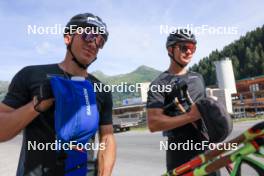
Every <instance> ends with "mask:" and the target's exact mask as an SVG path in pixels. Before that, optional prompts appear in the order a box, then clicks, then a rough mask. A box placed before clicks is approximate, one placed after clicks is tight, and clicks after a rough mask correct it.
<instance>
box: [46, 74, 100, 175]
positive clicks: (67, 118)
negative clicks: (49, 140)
mask: <svg viewBox="0 0 264 176" xmlns="http://www.w3.org/2000/svg"><path fill="white" fill-rule="evenodd" d="M50 82H51V87H52V91H53V94H54V97H55V115H54V116H55V131H56V134H57V140H58V141H61V143H62V144H64V143H68V144H69V143H70V141H75V142H74V144H77V143H81V144H83V146H85V144H86V143H87V142H88V141H89V139H91V137H93V136H94V135H95V133H96V131H97V129H98V125H99V113H98V109H97V105H96V94H95V92H94V88H93V85H92V83H91V82H89V81H88V80H82V81H74V80H69V79H66V78H62V77H58V76H54V77H52V78H51V80H50ZM58 152H60V151H59V149H58ZM64 152H65V153H66V156H67V158H66V160H65V163H64V164H65V175H67V176H74V175H78V176H85V175H86V173H87V161H88V157H89V156H87V151H86V150H77V149H74V150H64ZM91 157H92V156H91Z"/></svg>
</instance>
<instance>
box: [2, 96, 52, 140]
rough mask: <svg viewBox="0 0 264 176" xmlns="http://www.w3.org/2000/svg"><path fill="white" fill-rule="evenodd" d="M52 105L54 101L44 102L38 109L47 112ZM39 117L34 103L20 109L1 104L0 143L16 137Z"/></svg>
mask: <svg viewBox="0 0 264 176" xmlns="http://www.w3.org/2000/svg"><path fill="white" fill-rule="evenodd" d="M52 103H53V99H50V100H45V101H42V102H41V104H40V105H39V106H38V109H43V110H46V109H48V108H49V107H50V106H51V105H52ZM38 115H39V112H37V111H35V109H34V105H33V102H32V101H31V102H29V103H28V104H26V105H24V106H22V107H20V108H18V109H14V108H11V107H9V106H7V105H5V104H3V103H0V142H4V141H7V140H9V139H12V138H13V137H15V136H16V135H17V134H18V133H19V132H20V131H21V130H23V129H24V128H25V127H26V126H27V125H28V124H29V123H30V122H31V121H32V120H33V119H35V118H36V117H37V116H38Z"/></svg>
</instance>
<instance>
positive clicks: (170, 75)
mask: <svg viewBox="0 0 264 176" xmlns="http://www.w3.org/2000/svg"><path fill="white" fill-rule="evenodd" d="M166 47H167V50H168V55H169V57H170V59H171V62H170V66H169V69H168V70H167V71H165V72H163V73H161V74H160V75H159V76H158V77H157V78H156V79H155V80H154V81H153V82H152V83H151V84H150V89H149V91H148V99H147V119H148V127H149V129H150V131H151V132H155V131H163V135H164V136H166V137H168V146H169V147H168V150H166V166H167V170H168V171H170V170H172V169H174V168H176V167H178V166H180V165H182V164H184V163H185V162H187V161H189V160H190V159H192V158H193V157H195V156H196V155H198V154H200V153H202V152H203V150H195V149H191V148H189V149H187V150H186V149H183V148H181V145H177V144H183V143H193V144H195V143H202V141H207V136H206V134H204V133H202V132H201V130H200V129H202V122H201V120H200V118H201V115H200V113H199V111H198V109H197V107H196V105H195V104H193V105H191V109H190V111H189V112H187V113H182V112H180V108H179V109H177V108H175V111H178V112H176V114H177V113H178V114H179V115H177V116H173V117H171V116H168V115H166V113H164V107H166V106H167V105H169V104H170V103H171V102H172V99H174V98H175V97H172V96H171V94H170V93H171V92H166V91H153V87H165V86H168V85H171V88H172V87H173V85H175V84H176V85H178V86H179V85H180V84H181V83H183V82H185V84H187V86H188V92H189V95H190V97H191V99H192V100H193V101H194V102H196V101H198V100H200V99H202V98H204V97H205V85H204V81H203V78H202V76H201V75H200V74H198V73H195V72H189V71H187V68H186V66H187V64H188V63H189V62H190V61H191V59H192V57H193V54H194V52H195V50H196V39H195V36H194V34H192V33H191V32H190V31H189V30H187V29H178V30H176V31H174V32H173V33H171V34H170V35H169V36H168V39H167V43H166ZM160 90H164V89H161V88H160ZM176 97H177V98H178V99H182V98H184V97H182V95H181V94H178V95H177V96H176ZM172 144H173V145H172ZM174 144H175V145H174ZM188 145H189V144H188ZM170 146H177V147H176V148H175V147H174V148H173V147H172V148H171V147H170ZM185 146H186V145H185ZM185 148H186V147H185ZM211 175H215V173H213V174H211Z"/></svg>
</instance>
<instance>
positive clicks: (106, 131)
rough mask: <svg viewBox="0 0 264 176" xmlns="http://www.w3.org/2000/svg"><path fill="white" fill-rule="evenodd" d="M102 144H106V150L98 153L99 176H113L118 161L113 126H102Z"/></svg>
mask: <svg viewBox="0 0 264 176" xmlns="http://www.w3.org/2000/svg"><path fill="white" fill-rule="evenodd" d="M99 137H100V139H99V140H100V144H102V143H104V144H105V149H104V150H99V152H98V162H99V169H98V175H99V176H111V173H112V170H113V167H114V164H115V159H116V141H115V137H114V134H113V126H112V125H102V126H101V127H100V136H99Z"/></svg>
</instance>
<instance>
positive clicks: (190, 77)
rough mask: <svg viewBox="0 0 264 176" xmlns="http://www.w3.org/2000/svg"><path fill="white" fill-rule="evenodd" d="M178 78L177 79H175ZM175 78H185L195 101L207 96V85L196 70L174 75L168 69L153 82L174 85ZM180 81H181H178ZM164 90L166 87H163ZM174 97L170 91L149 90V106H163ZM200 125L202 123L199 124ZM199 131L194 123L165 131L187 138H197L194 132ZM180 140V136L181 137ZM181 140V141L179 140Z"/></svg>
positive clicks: (165, 133) (153, 83)
mask: <svg viewBox="0 0 264 176" xmlns="http://www.w3.org/2000/svg"><path fill="white" fill-rule="evenodd" d="M175 78H176V79H175ZM175 80H183V81H185V82H186V83H187V86H188V92H189V94H190V96H191V98H192V100H193V101H194V102H196V101H197V100H199V99H201V98H204V97H205V86H204V81H203V77H202V76H201V75H200V74H198V73H196V72H187V73H186V74H184V75H173V74H170V73H169V72H168V71H165V72H163V73H161V74H160V75H159V76H158V77H157V78H156V79H155V80H154V81H153V82H152V83H151V84H150V87H153V86H154V85H155V86H156V87H157V86H159V87H165V86H166V85H173V84H174V83H175ZM178 82H180V81H178ZM162 90H164V89H162ZM171 99H172V97H171V96H170V92H168V91H151V89H150V90H149V91H148V99H147V108H161V109H163V108H164V107H165V106H166V105H168V104H169V103H170V102H171ZM198 125H199V126H200V125H201V124H198ZM194 133H195V134H197V133H199V132H198V131H197V129H196V128H194V126H193V125H192V124H186V125H184V126H182V127H178V128H175V129H173V130H169V131H164V132H163V134H164V135H165V136H174V137H177V136H185V139H193V138H195V137H194V135H193V134H194ZM179 140H180V138H179ZM179 142H180V141H179Z"/></svg>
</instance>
